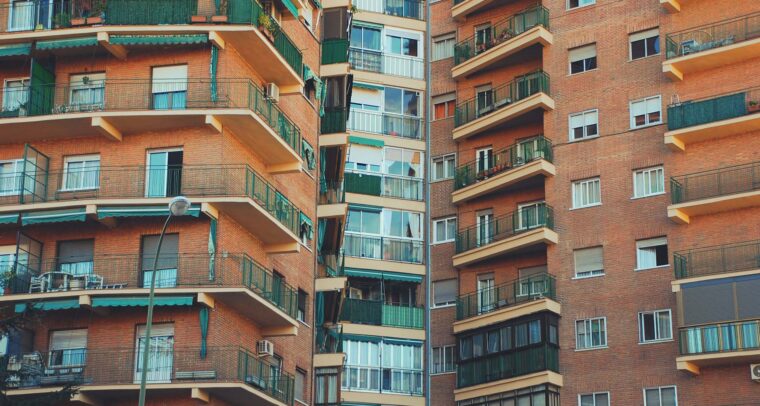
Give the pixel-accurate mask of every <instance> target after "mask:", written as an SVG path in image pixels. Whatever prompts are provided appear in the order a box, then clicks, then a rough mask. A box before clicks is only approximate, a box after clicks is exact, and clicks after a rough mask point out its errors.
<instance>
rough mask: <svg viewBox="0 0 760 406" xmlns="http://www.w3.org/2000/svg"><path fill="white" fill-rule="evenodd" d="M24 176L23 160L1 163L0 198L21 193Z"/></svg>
mask: <svg viewBox="0 0 760 406" xmlns="http://www.w3.org/2000/svg"><path fill="white" fill-rule="evenodd" d="M23 176H24V160H23V159H15V160H11V161H3V162H0V196H9V195H17V194H19V193H21V180H22V179H23Z"/></svg>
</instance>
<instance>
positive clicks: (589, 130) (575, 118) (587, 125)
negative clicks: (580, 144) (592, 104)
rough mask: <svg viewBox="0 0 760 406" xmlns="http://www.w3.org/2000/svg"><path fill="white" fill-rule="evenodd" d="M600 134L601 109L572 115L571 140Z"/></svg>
mask: <svg viewBox="0 0 760 406" xmlns="http://www.w3.org/2000/svg"><path fill="white" fill-rule="evenodd" d="M597 136H599V111H598V110H587V111H584V112H582V113H576V114H571V115H570V141H575V140H582V139H586V138H594V137H597Z"/></svg>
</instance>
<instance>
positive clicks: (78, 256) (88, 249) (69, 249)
mask: <svg viewBox="0 0 760 406" xmlns="http://www.w3.org/2000/svg"><path fill="white" fill-rule="evenodd" d="M94 246H95V240H92V239H89V240H75V241H59V242H58V260H57V271H58V272H61V273H65V274H69V275H73V276H84V275H92V274H93V264H94V262H93V259H94V256H93V253H94ZM73 282H74V281H71V282H70V283H73Z"/></svg>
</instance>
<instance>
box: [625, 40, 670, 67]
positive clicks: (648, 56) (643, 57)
mask: <svg viewBox="0 0 760 406" xmlns="http://www.w3.org/2000/svg"><path fill="white" fill-rule="evenodd" d="M630 46H631V42H630V41H628V48H629V50H630ZM658 56H662V52H660V53H657V54H652V55H647V56H642V57H641V58H636V59H633V58H630V59H628V62H637V61H643V60H644V59H651V58H654V57H658Z"/></svg>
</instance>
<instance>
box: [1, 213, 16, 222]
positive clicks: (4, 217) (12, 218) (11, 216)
mask: <svg viewBox="0 0 760 406" xmlns="http://www.w3.org/2000/svg"><path fill="white" fill-rule="evenodd" d="M18 215H19V214H18V213H7V214H0V224H16V223H18Z"/></svg>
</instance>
